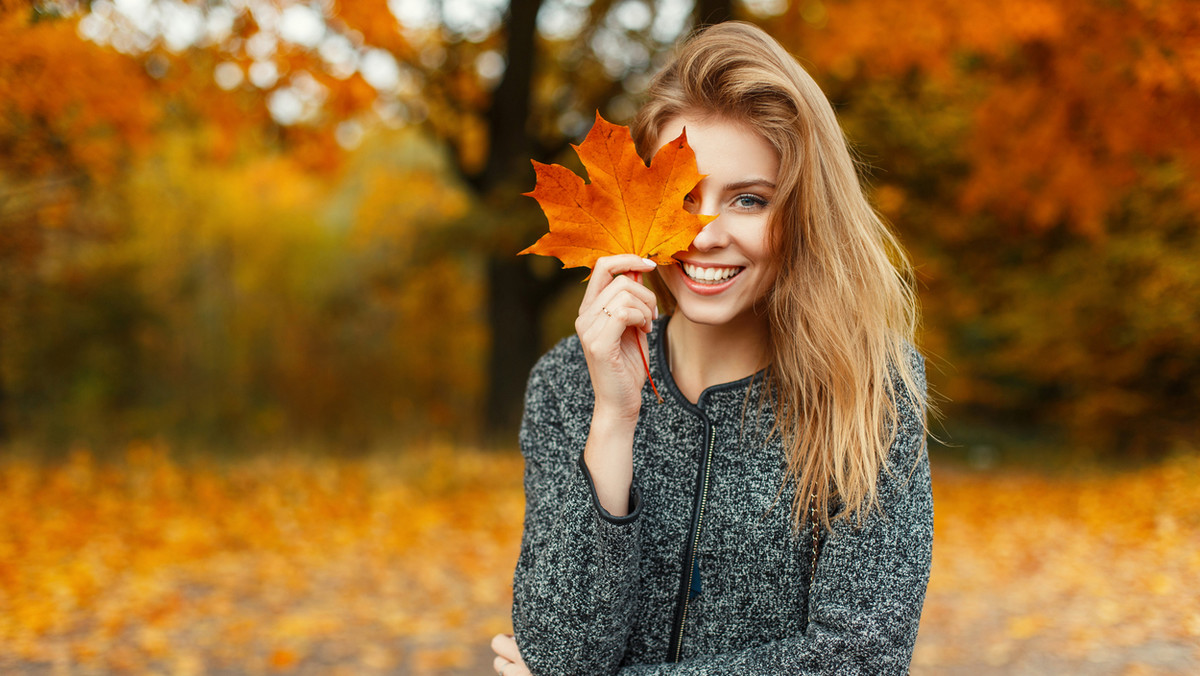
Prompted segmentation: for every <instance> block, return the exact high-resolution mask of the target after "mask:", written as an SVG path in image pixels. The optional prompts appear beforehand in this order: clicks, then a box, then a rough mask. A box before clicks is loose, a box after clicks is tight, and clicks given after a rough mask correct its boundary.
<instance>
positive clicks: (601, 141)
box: [521, 113, 716, 268]
mask: <svg viewBox="0 0 1200 676" xmlns="http://www.w3.org/2000/svg"><path fill="white" fill-rule="evenodd" d="M573 147H574V148H575V151H576V152H577V153H579V159H580V160H582V161H583V166H584V167H586V168H587V172H588V178H589V179H591V183H588V184H585V183H584V182H583V179H581V178H579V177H578V176H576V175H575V173H574V172H572V171H571V170H570V169H567V168H566V167H563V166H559V165H557V164H542V163H541V162H538V161H536V160H535V161H534V163H533V168H534V169H535V170H536V171H537V185H536V186H535V187H534V189H533V192H528V193H525V194H526V195H528V196H530V197H533V198H534V199H536V200H537V201H538V204H540V205H541V207H542V210H543V211H544V212H546V218H547V220H549V221H550V232H549V233H548V234H546V235H543V236H542V237H541V239H539V240H538V241H537V242H536V243H535V244H534V245H533V246H531V247H529V248H527V249H525V250H523V251H521V253H522V254H529V253H533V254H540V255H542V256H555V257H557V258H558V259H559V260H561V261H562V262H563V267H567V268H573V267H579V266H583V267H587V268H591V267H593V266H595V265H596V260H597V259H598V258H600V257H601V256H611V255H613V254H622V253H631V254H636V255H638V256H642V257H643V258H650V259H652V260H654V261H655V262H657V263H659V264H660V265H669V264H670V263H671V262H672V261H673V259H672V256H674V255H675V254H677V253H679V252H680V251H684V250H686V249H687V248H688V246H689V245H690V244H691V243H692V240H693V239H695V237H696V235H697V234H698V233H699V232H700V231H701V230H702V229H703V228H704V226H705V225H707V224H708V223H709V222H711V221H712V220H713V219H714V218H716V216H702V215H698V214H693V213H691V212H689V211H688V210H687V209H685V208H684V206H683V199H684V197H686V196H687V194H688V193H689V192H691V190H692V188H695V187H696V184H697V183H699V182H700V179H702V178H704V176H703V175H702V174H701V173H700V172H699V171H698V170H697V169H696V155H695V154H694V153H693V152H692V148H691V146H689V145H688V142H687V132H686V131H685V132H684V133H682V134H680V135H679V138H677V139H675V140H673V141H671V142H670V143H667V144H665V145H663V147H662V148H659V150H658V152H657V153H655V155H654V158H653V159H652V160H651V162H650V166H649V167H647V166H646V164H645V163H644V162H643V161H642V158H641V157H640V156H638V153H637V149H636V148H635V147H634V145H633V138H632V137H631V136H630V135H629V128H628V127H623V126H618V125H615V124H612V123H610V122H608V121H607V120H605V119H604V118H602V117H600V114H599V113H597V114H596V123H595V125H593V126H592V130H591V131H590V132H588V135H587V138H586V139H584V141H583V143H581V144H580V145H578V146H573ZM597 224H600V225H601V226H602V227H597Z"/></svg>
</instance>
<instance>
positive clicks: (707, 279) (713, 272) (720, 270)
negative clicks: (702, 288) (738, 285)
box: [679, 263, 745, 284]
mask: <svg viewBox="0 0 1200 676" xmlns="http://www.w3.org/2000/svg"><path fill="white" fill-rule="evenodd" d="M679 266H680V267H681V268H683V274H685V275H687V278H688V279H690V280H692V281H693V282H696V283H697V284H721V283H723V282H726V281H728V280H729V279H731V278H733V277H735V276H737V275H738V274H739V273H740V272H741V271H742V270H745V268H744V267H740V266H727V265H714V266H708V267H701V266H699V265H692V264H691V263H680V264H679Z"/></svg>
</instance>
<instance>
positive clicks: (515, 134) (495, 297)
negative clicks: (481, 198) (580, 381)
mask: <svg viewBox="0 0 1200 676" xmlns="http://www.w3.org/2000/svg"><path fill="white" fill-rule="evenodd" d="M541 4H542V2H541V0H512V2H511V3H510V5H509V8H508V21H507V22H505V26H506V28H507V30H508V46H507V60H506V64H505V69H504V77H503V78H501V80H500V84H499V85H498V86H497V87H496V90H495V92H493V94H492V105H491V109H490V110H489V111H488V112H489V115H488V117H489V119H488V127H489V129H488V131H489V133H488V157H487V163H486V165H485V168H484V170H483V172H482V174H481V175H480V176H478V177H476V180H475V181H474V182H473V183H474V185H475V188H476V190H477V191H478V192H479V194H480V195H486V194H487V193H489V192H491V191H494V190H497V189H504V188H505V187H506V186H511V185H514V183H515V182H517V181H519V179H520V177H521V176H523V175H527V176H529V177H530V179H532V175H533V172H532V169H531V168H530V164H529V160H530V158H532V157H533V148H534V143H533V139H532V137H531V136H530V133H529V127H528V124H529V111H530V108H531V106H532V89H533V71H534V61H535V55H536V53H537V44H536V37H537V14H538V9H539V8H540V7H541ZM514 179H516V181H514ZM527 184H528V185H532V180H530V181H528V182H527ZM514 189H515V188H514ZM544 287H545V283H544V282H540V281H539V280H538V279H537V278H535V277H534V276H533V274H532V272H531V270H530V269H529V262H528V261H527V260H526V259H525V258H518V257H517V256H515V255H513V254H512V253H511V252H504V253H500V254H492V255H491V257H490V258H489V259H488V262H487V294H488V298H487V322H488V327H489V328H490V330H491V336H492V344H491V349H490V351H489V353H488V370H487V385H486V387H487V389H486V392H485V401H484V430H483V431H484V435H485V438H486V439H487V440H488V441H490V442H494V443H498V444H503V443H505V442H512V441H514V440H515V432H516V429H517V425H518V424H519V423H520V420H521V411H522V408H523V403H524V393H525V381H526V379H527V378H528V377H529V370H530V369H532V368H533V365H534V363H535V362H536V361H537V358H538V355H539V353H540V351H541V326H542V309H543V306H544V305H545V296H546V295H547V294H546V290H545V289H544Z"/></svg>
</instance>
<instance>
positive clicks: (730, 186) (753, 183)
mask: <svg viewBox="0 0 1200 676" xmlns="http://www.w3.org/2000/svg"><path fill="white" fill-rule="evenodd" d="M753 187H761V188H770V189H771V190H774V189H775V184H774V183H772V182H771V181H768V180H767V179H765V178H752V179H750V180H747V181H738V182H737V183H726V184H725V191H726V192H732V191H734V190H745V189H746V188H753Z"/></svg>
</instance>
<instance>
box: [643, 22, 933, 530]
mask: <svg viewBox="0 0 1200 676" xmlns="http://www.w3.org/2000/svg"><path fill="white" fill-rule="evenodd" d="M647 94H648V101H647V103H646V104H645V105H644V106H643V107H642V109H641V110H640V112H639V113H638V115H637V117H636V119H635V120H634V122H633V126H632V131H633V137H634V139H635V141H636V142H637V144H638V148H639V151H641V152H642V154H643V156H645V155H647V154H653V152H654V150H655V149H656V148H650V147H649V146H650V145H653V144H654V143H656V142H657V140H658V136H659V132H660V131H661V130H662V129H663V127H664V125H665V124H666V123H667V122H668V121H669V120H671V119H673V118H675V117H677V116H679V115H682V114H685V113H686V114H692V115H701V116H715V117H718V118H721V119H728V120H731V121H739V122H744V123H747V124H749V125H750V126H751V127H752V128H753V129H755V130H756V131H758V133H759V134H761V135H762V137H763V138H764V139H766V140H767V142H768V143H770V144H771V146H772V147H773V148H774V149H775V151H776V152H778V153H779V175H778V179H777V184H778V185H777V191H776V198H775V199H776V204H775V210H774V212H773V220H772V222H771V225H770V237H771V245H772V251H773V255H774V256H775V260H774V261H773V267H774V268H775V282H774V285H773V287H772V289H771V291H770V293H769V294H768V296H767V298H766V303H765V304H766V312H767V314H768V317H769V325H770V331H769V335H770V355H769V356H770V363H769V366H768V369H767V374H768V375H767V379H768V383H769V388H768V391H769V392H771V393H772V395H773V396H774V398H775V402H776V410H777V415H776V423H775V425H776V429H775V430H773V432H775V431H778V432H779V433H780V434H781V437H782V440H783V445H784V449H785V452H786V455H787V463H788V475H787V476H788V478H789V479H793V480H795V482H796V494H795V496H794V500H793V514H794V522H795V525H796V527H797V528H798V527H799V526H800V524H801V523H802V522H803V520H804V517H805V516H807V512H808V509H807V508H806V507H807V505H810V504H812V505H815V507H816V515H817V518H818V519H820V520H821V522H822V523H824V525H825V526H826V527H829V526H830V514H831V512H833V511H834V510H835V507H837V506H839V505H840V507H842V509H841V510H838V511H839V514H838V518H839V519H841V518H845V519H852V520H853V521H855V522H857V523H861V522H862V519H863V518H864V516H865V515H866V513H868V512H869V511H870V509H871V508H872V507H874V506H876V505H877V495H876V493H877V491H876V479H877V477H878V476H879V473H880V470H881V468H883V467H886V463H887V456H888V449H889V448H890V446H891V444H892V442H893V441H894V440H895V437H896V434H897V433H898V429H899V419H900V414H899V407H900V406H903V405H909V406H915V407H917V408H916V410H917V411H919V413H918V417H919V418H920V420H921V425H922V432H924V431H925V417H924V415H923V413H924V409H925V406H926V404H927V401H926V400H927V396H926V393H925V390H924V388H923V387H918V386H917V383H918V382H919V380H920V376H919V374H918V373H917V368H918V366H917V365H916V364H914V363H913V361H912V359H911V357H910V354H909V351H910V349H911V346H910V344H912V343H913V342H914V334H915V332H916V329H917V323H918V310H917V300H916V295H915V293H914V292H913V290H912V287H911V282H910V280H911V277H912V269H911V265H910V263H909V261H908V258H907V256H906V255H905V253H904V251H903V249H902V248H901V246H900V243H899V241H898V240H897V239H896V237H895V235H893V234H892V232H891V231H890V230H889V229H888V227H887V225H886V224H884V222H883V221H882V219H881V218H880V216H879V215H878V214H877V213H876V212H875V210H874V209H873V208H872V207H871V205H870V204H869V203H868V202H867V199H866V197H865V196H864V194H863V190H862V186H861V185H860V183H859V179H858V173H857V171H856V166H855V162H854V160H853V158H852V157H851V155H850V151H849V149H848V147H847V144H846V139H845V136H844V134H843V132H842V129H841V127H840V126H839V125H838V123H837V120H836V118H835V116H834V113H833V108H832V107H831V106H830V104H829V101H828V100H827V99H826V98H825V95H824V93H822V92H821V89H820V88H819V87H818V86H817V84H816V82H814V81H813V79H812V77H811V76H809V74H808V73H807V72H805V70H804V69H803V68H802V67H801V66H800V65H799V64H798V63H797V62H796V60H795V59H794V58H793V57H792V56H791V55H790V54H788V53H787V51H786V50H784V49H783V47H781V46H780V45H779V43H778V42H776V41H775V40H774V39H773V38H771V37H770V36H769V35H767V34H766V33H765V32H763V31H762V30H761V29H759V28H757V27H756V26H753V25H751V24H746V23H741V22H728V23H722V24H718V25H715V26H711V27H709V28H707V29H704V30H703V31H701V32H700V33H698V34H696V35H694V36H693V37H692V38H690V39H689V40H687V41H686V42H685V43H683V45H682V46H681V47H680V48H679V51H678V52H677V54H676V56H675V59H674V60H673V62H672V63H671V64H670V65H668V66H667V68H666V69H664V70H663V71H661V72H660V73H658V75H656V76H655V78H654V80H653V81H652V82H651V84H650V86H649V90H648V92H647ZM659 286H660V287H661V286H662V285H659ZM891 373H895V374H896V376H897V377H898V379H899V381H900V382H901V383H902V384H903V387H902V388H897V387H896V386H895V385H894V384H893V380H892V375H891ZM897 390H899V391H897ZM810 500H811V502H810Z"/></svg>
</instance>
